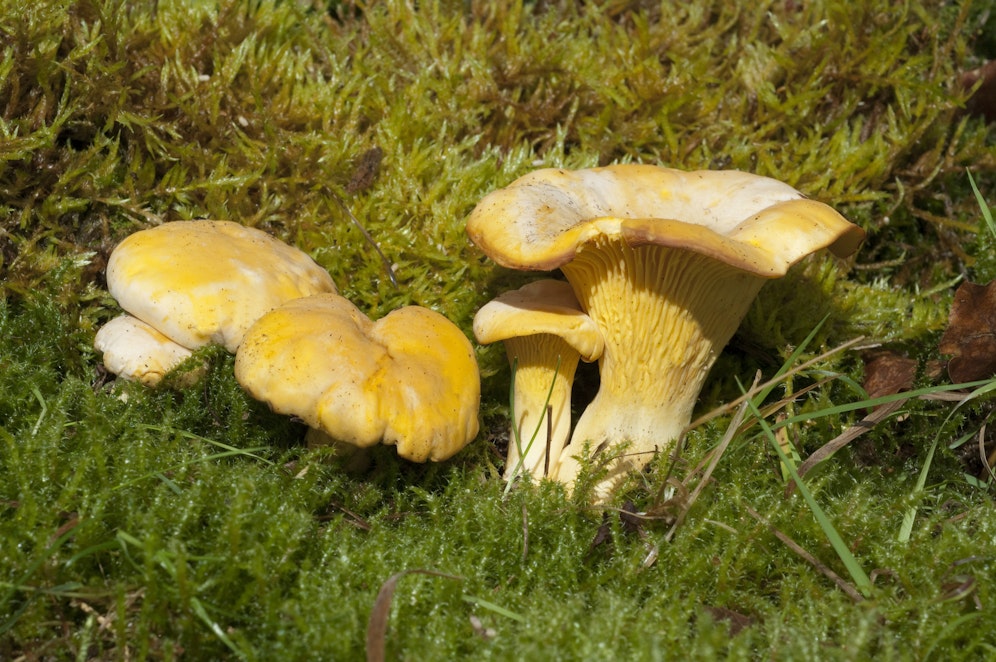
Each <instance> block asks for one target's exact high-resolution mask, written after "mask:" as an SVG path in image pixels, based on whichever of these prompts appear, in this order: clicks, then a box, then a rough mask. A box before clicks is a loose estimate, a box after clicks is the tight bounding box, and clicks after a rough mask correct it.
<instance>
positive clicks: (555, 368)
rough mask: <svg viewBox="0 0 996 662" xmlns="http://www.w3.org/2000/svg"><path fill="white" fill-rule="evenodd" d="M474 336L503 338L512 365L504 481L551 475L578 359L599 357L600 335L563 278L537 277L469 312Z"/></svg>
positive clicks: (566, 426) (567, 421)
mask: <svg viewBox="0 0 996 662" xmlns="http://www.w3.org/2000/svg"><path fill="white" fill-rule="evenodd" d="M474 335H476V336H477V340H478V342H480V343H484V344H489V343H493V342H497V341H499V340H502V341H504V344H505V353H506V355H507V356H508V361H509V363H510V364H512V365H513V366H514V367H515V378H514V383H513V389H512V390H513V393H514V398H513V402H512V406H513V412H512V416H513V420H512V429H511V431H510V434H509V442H508V459H507V462H506V463H505V478H506V479H508V480H511V479H512V478H514V477H515V476H516V475H518V474H520V473H528V474H530V475H532V476H533V477H534V478H537V479H538V478H542V477H544V476H547V475H554V474H555V473H556V469H557V463H558V462H559V459H560V453H561V451H562V450H563V448H564V446H566V445H567V442H568V440H569V439H570V436H571V389H572V385H573V382H574V373H575V371H576V370H577V365H578V360H579V359H584V360H585V361H589V362H590V361H594V360H595V359H597V358H598V357H599V356H601V354H602V348H603V346H604V343H603V341H602V334H601V333H600V332H599V331H598V329H597V328H596V327H595V323H594V322H592V321H591V318H589V317H588V316H587V315H585V314H584V312H582V310H581V306H580V304H578V301H577V298H576V297H575V296H574V292H573V290H571V286H570V285H569V284H568V283H565V282H564V281H561V280H552V279H543V280H538V281H534V282H532V283H529V284H528V285H525V286H523V287H521V288H519V289H517V290H512V291H510V292H503V293H502V294H500V295H498V297H496V298H495V300H494V301H491V302H489V303H487V304H485V305H484V306H482V307H481V309H480V310H479V311H477V315H476V316H475V317H474ZM548 407H549V416H548V415H547V414H548V411H547V408H548Z"/></svg>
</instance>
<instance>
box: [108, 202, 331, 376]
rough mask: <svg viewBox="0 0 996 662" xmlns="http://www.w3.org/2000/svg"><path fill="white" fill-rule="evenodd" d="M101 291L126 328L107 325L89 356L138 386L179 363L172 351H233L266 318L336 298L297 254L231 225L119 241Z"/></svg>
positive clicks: (209, 224)
mask: <svg viewBox="0 0 996 662" xmlns="http://www.w3.org/2000/svg"><path fill="white" fill-rule="evenodd" d="M107 289H108V290H109V291H110V293H111V296H113V297H114V298H115V299H116V300H117V302H118V305H120V306H121V307H122V308H123V309H124V310H125V311H127V312H128V313H130V317H131V319H133V320H136V321H134V322H132V321H127V322H126V321H122V322H117V321H114V322H112V324H113V326H111V325H110V324H109V325H108V326H111V328H110V329H107V328H106V327H105V328H104V329H101V331H99V332H98V333H97V337H96V338H95V342H94V347H95V348H96V349H97V350H98V351H101V352H103V353H104V365H105V366H106V367H107V369H108V370H110V371H111V372H113V373H115V374H118V375H121V376H122V377H124V378H126V379H137V380H138V381H141V382H142V383H143V384H146V385H148V386H152V385H155V384H157V383H158V382H159V381H160V380H161V379H162V376H163V374H165V372H167V371H168V370H169V369H170V368H171V367H172V366H175V365H176V364H177V363H179V362H180V361H181V360H182V359H180V358H178V357H179V356H181V355H182V354H183V352H181V351H180V349H182V350H184V351H186V353H187V355H189V354H190V350H193V349H197V348H199V347H203V346H205V345H207V344H210V343H219V344H221V345H224V346H225V348H226V349H227V350H228V351H230V352H234V351H235V349H236V348H237V347H238V345H239V343H240V342H242V336H243V335H245V332H246V329H248V328H249V326H250V325H251V324H252V323H253V322H255V321H256V320H257V319H258V318H259V317H260V316H262V315H263V314H264V313H266V312H267V311H269V310H271V309H273V308H275V307H277V306H278V305H280V304H281V303H283V302H285V301H288V300H290V299H295V298H298V297H302V296H308V295H311V294H317V293H319V292H335V291H336V287H335V283H334V282H332V277H331V276H329V274H328V272H327V271H325V270H324V269H323V268H322V267H320V266H319V265H318V264H316V263H315V261H314V260H312V259H311V258H310V257H308V255H307V254H305V253H304V252H302V251H300V250H298V249H297V248H294V247H293V246H288V245H287V244H285V243H283V242H281V241H279V240H277V239H275V238H273V237H271V236H270V235H268V234H266V233H265V232H263V231H261V230H256V229H253V228H248V227H245V226H242V225H239V224H238V223H234V222H232V221H174V222H172V223H165V224H163V225H160V226H156V227H154V228H150V229H148V230H141V231H139V232H136V233H134V234H132V235H129V236H128V237H126V238H125V239H124V240H123V241H122V242H121V243H120V244H119V245H118V246H117V247H116V248H115V249H114V251H113V252H112V253H111V257H110V259H109V260H108V263H107ZM139 322H140V324H139ZM138 338H141V340H140V341H139V340H138ZM164 340H165V341H168V342H169V343H170V344H166V343H165V342H163V341H164ZM138 342H140V343H141V344H136V343H138ZM171 345H175V347H174V346H171ZM178 348H179V349H178ZM145 363H147V364H148V368H145V367H143V364H145Z"/></svg>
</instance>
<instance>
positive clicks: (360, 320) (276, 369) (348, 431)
mask: <svg viewBox="0 0 996 662" xmlns="http://www.w3.org/2000/svg"><path fill="white" fill-rule="evenodd" d="M235 377H236V379H237V380H238V382H239V383H240V384H241V385H242V387H243V388H245V389H246V391H248V392H249V394H250V395H252V396H253V397H254V398H256V399H257V400H261V401H263V402H266V403H267V404H268V405H269V406H270V408H271V409H273V410H274V411H276V412H277V413H281V414H287V415H292V416H297V417H299V418H301V419H302V420H303V421H304V422H305V423H307V424H308V425H309V426H311V427H312V428H316V429H319V430H321V431H322V432H324V433H325V434H327V435H328V436H329V437H331V438H332V439H335V440H337V441H341V442H346V443H349V444H353V445H355V446H359V447H366V446H371V445H373V444H376V443H380V442H383V443H385V444H393V445H396V446H397V451H398V455H400V456H401V457H404V458H406V459H409V460H413V461H415V462H424V461H426V460H433V461H440V460H445V459H447V458H449V457H451V456H452V455H454V454H455V453H457V452H458V451H459V450H460V449H462V448H463V447H464V446H466V445H467V444H468V443H469V442H470V441H472V440H473V439H474V437H475V436H477V431H478V410H479V407H480V373H479V371H478V367H477V360H476V358H475V357H474V350H473V347H472V346H471V344H470V341H469V340H467V337H466V336H464V334H463V332H462V331H460V329H459V328H458V327H457V326H456V325H454V324H453V323H452V322H450V321H449V320H448V319H446V318H445V317H443V316H442V315H440V314H439V313H437V312H435V311H432V310H429V309H428V308H422V307H419V306H407V307H404V308H400V309H398V310H394V311H392V312H391V313H389V314H388V315H386V316H384V317H383V318H381V319H380V320H378V321H376V322H373V321H371V320H370V319H369V318H367V317H366V315H364V314H363V313H362V312H360V310H359V309H357V308H356V306H354V305H353V304H352V303H351V302H350V301H348V300H347V299H345V298H344V297H341V296H339V295H337V294H318V295H314V296H310V297H304V298H300V299H295V300H293V301H289V302H287V303H285V304H284V305H282V306H280V307H279V308H276V309H274V310H273V311H271V312H269V313H267V314H266V315H264V316H262V317H261V318H260V319H259V320H258V321H257V322H256V323H255V324H253V326H252V327H250V329H249V331H248V332H247V333H246V336H245V339H244V341H243V343H242V345H241V347H239V350H238V352H237V353H236V356H235Z"/></svg>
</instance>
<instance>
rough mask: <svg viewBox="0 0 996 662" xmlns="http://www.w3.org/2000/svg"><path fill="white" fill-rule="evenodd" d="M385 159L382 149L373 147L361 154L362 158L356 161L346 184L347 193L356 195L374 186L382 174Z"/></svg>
mask: <svg viewBox="0 0 996 662" xmlns="http://www.w3.org/2000/svg"><path fill="white" fill-rule="evenodd" d="M383 158H384V150H382V149H381V148H380V147H371V148H370V149H368V150H367V151H365V152H363V153H362V154H360V157H359V158H358V159H356V165H355V167H354V168H353V174H352V176H351V177H350V178H349V183H348V184H346V193H348V194H350V195H356V194H357V193H362V192H363V191H366V190H367V189H368V188H370V187H371V186H373V183H374V182H375V181H376V180H377V175H379V174H380V162H381V159H383Z"/></svg>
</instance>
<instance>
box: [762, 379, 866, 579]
mask: <svg viewBox="0 0 996 662" xmlns="http://www.w3.org/2000/svg"><path fill="white" fill-rule="evenodd" d="M745 394H746V393H745ZM746 402H747V404H748V406H749V407H750V409H751V413H752V414H753V415H754V416H755V417H757V422H758V424H759V425H760V426H761V430H762V431H763V433H764V435H765V436H766V437H767V438H768V441H769V442H771V446H772V448H774V449H775V452H776V453H778V457H779V459H780V460H781V461H782V464H783V465H784V466H785V467H786V468H787V469H788V472H789V474H790V475H791V476H792V480H794V481H795V483H796V485H797V486H798V489H799V493H800V494H802V497H803V498H804V499H805V500H806V503H807V504H808V505H809V509H810V511H812V513H813V517H815V518H816V521H817V522H818V523H819V525H820V528H821V529H822V530H823V535H825V536H826V537H827V540H828V541H829V542H830V545H831V546H832V547H833V548H834V551H835V552H837V556H838V558H840V560H841V562H842V563H843V564H844V567H845V568H847V572H848V574H850V576H851V579H852V581H854V584H855V586H857V589H858V591H860V592H861V594H862V595H864V596H865V597H868V596H869V595H871V592H872V583H871V580H870V579H869V578H868V575H867V574H866V573H865V571H864V570H863V569H862V568H861V566H860V565H859V564H858V561H857V559H856V558H854V555H853V554H852V553H851V550H850V548H849V547H848V546H847V544H846V543H845V542H844V540H843V538H841V537H840V534H839V533H838V532H837V529H836V528H835V527H834V525H833V523H832V522H831V521H830V518H829V517H827V515H826V513H825V512H823V509H822V508H821V507H820V504H819V503H817V501H816V498H815V497H813V493H812V492H810V491H809V488H808V487H806V484H805V483H803V482H802V478H801V477H800V476H799V473H798V472H797V471H796V469H795V465H794V464H792V462H791V461H790V460H789V458H788V456H786V455H785V451H783V450H782V447H781V446H780V445H779V444H778V439H776V438H775V433H774V431H773V430H772V428H771V426H769V425H768V422H767V421H765V420H764V418H763V417H762V416H761V412H760V410H758V408H757V405H756V404H755V403H754V400H753V399H752V398H748V399H747V400H746Z"/></svg>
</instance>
